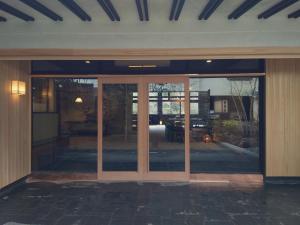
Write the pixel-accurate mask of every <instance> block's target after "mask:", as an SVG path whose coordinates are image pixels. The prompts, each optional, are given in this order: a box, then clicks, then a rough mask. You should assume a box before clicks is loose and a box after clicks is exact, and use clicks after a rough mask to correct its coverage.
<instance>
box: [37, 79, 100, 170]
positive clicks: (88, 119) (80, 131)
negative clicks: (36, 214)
mask: <svg viewBox="0 0 300 225" xmlns="http://www.w3.org/2000/svg"><path fill="white" fill-rule="evenodd" d="M97 89H98V83H97V79H53V78H33V79H32V110H33V112H32V125H33V126H32V134H33V140H32V170H33V171H62V172H93V173H95V172H97ZM78 99H80V100H81V101H79V100H78Z"/></svg>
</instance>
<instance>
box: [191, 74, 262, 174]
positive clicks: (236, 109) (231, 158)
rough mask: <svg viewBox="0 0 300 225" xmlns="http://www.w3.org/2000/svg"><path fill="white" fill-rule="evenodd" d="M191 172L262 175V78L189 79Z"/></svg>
mask: <svg viewBox="0 0 300 225" xmlns="http://www.w3.org/2000/svg"><path fill="white" fill-rule="evenodd" d="M190 111H191V113H190V150H191V151H190V160H191V172H192V173H202V172H213V173H214V172H217V173H256V172H260V152H259V151H260V148H259V121H260V118H259V78H252V77H243V78H191V79H190Z"/></svg>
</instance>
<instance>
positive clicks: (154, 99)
mask: <svg viewBox="0 0 300 225" xmlns="http://www.w3.org/2000/svg"><path fill="white" fill-rule="evenodd" d="M148 92H149V93H148V96H149V98H148V99H149V100H148V101H149V102H148V108H149V110H148V116H149V127H148V130H149V156H148V159H149V171H150V172H151V171H160V172H167V171H177V172H183V171H185V115H184V113H185V110H184V101H185V92H184V84H183V83H149V85H148Z"/></svg>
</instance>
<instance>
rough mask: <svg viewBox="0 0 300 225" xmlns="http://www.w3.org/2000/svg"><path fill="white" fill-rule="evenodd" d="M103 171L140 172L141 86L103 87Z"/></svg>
mask: <svg viewBox="0 0 300 225" xmlns="http://www.w3.org/2000/svg"><path fill="white" fill-rule="evenodd" d="M102 107H103V108H102V112H103V113H102V117H103V131H102V143H103V159H102V160H103V171H137V170H138V162H137V160H138V159H137V155H138V154H137V146H138V140H137V113H138V112H137V109H138V85H137V84H103V105H102Z"/></svg>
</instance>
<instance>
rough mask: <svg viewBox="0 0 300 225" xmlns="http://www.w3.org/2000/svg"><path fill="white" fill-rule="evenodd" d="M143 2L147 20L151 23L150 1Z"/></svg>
mask: <svg viewBox="0 0 300 225" xmlns="http://www.w3.org/2000/svg"><path fill="white" fill-rule="evenodd" d="M143 2H144V12H145V20H146V21H149V9H148V0H143Z"/></svg>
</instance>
